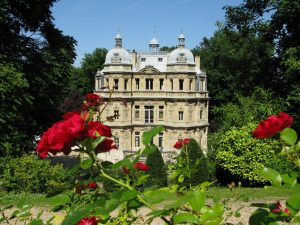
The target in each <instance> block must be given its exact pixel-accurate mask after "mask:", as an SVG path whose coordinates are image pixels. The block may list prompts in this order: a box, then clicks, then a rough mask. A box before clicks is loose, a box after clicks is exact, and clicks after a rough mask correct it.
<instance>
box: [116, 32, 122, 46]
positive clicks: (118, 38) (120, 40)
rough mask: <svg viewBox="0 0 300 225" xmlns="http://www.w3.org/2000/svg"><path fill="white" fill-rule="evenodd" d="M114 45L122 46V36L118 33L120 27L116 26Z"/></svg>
mask: <svg viewBox="0 0 300 225" xmlns="http://www.w3.org/2000/svg"><path fill="white" fill-rule="evenodd" d="M115 46H116V47H120V48H122V36H121V34H120V27H118V33H117V34H116V36H115Z"/></svg>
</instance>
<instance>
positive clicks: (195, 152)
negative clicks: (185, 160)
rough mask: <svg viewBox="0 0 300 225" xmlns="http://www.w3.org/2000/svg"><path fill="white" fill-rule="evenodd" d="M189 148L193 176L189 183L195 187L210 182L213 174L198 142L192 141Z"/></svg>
mask: <svg viewBox="0 0 300 225" xmlns="http://www.w3.org/2000/svg"><path fill="white" fill-rule="evenodd" d="M187 147H188V155H189V160H190V165H191V176H190V179H189V180H188V182H189V183H190V184H191V185H192V186H194V185H197V184H200V183H203V182H205V181H209V180H210V177H211V174H210V170H209V165H208V161H207V158H206V157H205V155H204V154H203V152H202V150H201V148H200V146H199V144H198V142H197V141H196V140H194V139H190V143H189V144H188V146H187Z"/></svg>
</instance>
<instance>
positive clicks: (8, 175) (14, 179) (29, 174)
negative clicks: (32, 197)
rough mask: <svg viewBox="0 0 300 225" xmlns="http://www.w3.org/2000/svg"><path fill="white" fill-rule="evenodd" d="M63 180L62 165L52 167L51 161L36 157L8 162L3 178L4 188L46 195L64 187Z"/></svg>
mask: <svg viewBox="0 0 300 225" xmlns="http://www.w3.org/2000/svg"><path fill="white" fill-rule="evenodd" d="M63 180H64V175H63V168H62V166H61V165H55V166H52V165H51V164H50V161H49V160H41V159H38V158H37V157H36V156H34V155H24V156H22V157H20V158H11V159H9V160H7V162H6V163H5V166H4V168H3V174H2V176H1V182H2V183H3V186H4V188H5V189H6V190H7V191H15V192H31V193H45V192H48V191H51V190H52V189H53V188H54V187H55V186H58V185H62V184H63Z"/></svg>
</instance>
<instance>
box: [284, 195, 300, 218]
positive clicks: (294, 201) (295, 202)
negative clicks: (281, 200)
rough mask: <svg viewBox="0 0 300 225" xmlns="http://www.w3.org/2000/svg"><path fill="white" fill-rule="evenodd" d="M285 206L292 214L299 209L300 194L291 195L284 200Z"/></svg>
mask: <svg viewBox="0 0 300 225" xmlns="http://www.w3.org/2000/svg"><path fill="white" fill-rule="evenodd" d="M286 206H287V208H288V210H289V211H290V212H291V214H292V215H293V216H295V215H296V214H297V213H298V212H299V211H300V195H296V196H292V197H290V198H289V199H288V200H287V201H286Z"/></svg>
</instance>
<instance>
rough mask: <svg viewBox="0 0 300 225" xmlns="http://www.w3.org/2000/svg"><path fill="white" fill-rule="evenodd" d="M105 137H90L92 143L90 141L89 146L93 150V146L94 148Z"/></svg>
mask: <svg viewBox="0 0 300 225" xmlns="http://www.w3.org/2000/svg"><path fill="white" fill-rule="evenodd" d="M105 139H106V137H103V136H101V137H97V138H96V139H92V140H93V141H92V143H91V148H92V150H93V151H94V150H95V148H96V147H97V146H98V145H99V144H100V143H101V142H102V141H104V140H105Z"/></svg>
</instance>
